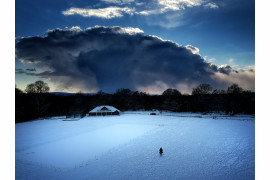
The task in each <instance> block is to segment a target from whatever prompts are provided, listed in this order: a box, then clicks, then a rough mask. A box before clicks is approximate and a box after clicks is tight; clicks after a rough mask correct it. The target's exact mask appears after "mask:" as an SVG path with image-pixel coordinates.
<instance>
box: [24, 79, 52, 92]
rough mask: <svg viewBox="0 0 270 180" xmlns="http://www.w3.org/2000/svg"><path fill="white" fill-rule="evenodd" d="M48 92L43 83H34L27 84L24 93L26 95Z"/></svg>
mask: <svg viewBox="0 0 270 180" xmlns="http://www.w3.org/2000/svg"><path fill="white" fill-rule="evenodd" d="M49 91H50V87H49V86H48V84H47V83H45V82H43V81H40V80H39V81H36V82H35V83H31V84H28V85H27V87H26V89H25V92H27V93H47V92H49Z"/></svg>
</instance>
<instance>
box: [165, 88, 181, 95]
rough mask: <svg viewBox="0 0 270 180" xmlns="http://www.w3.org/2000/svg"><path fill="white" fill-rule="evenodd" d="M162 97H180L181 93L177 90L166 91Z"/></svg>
mask: <svg viewBox="0 0 270 180" xmlns="http://www.w3.org/2000/svg"><path fill="white" fill-rule="evenodd" d="M162 95H163V96H181V93H180V92H179V91H178V90H177V89H171V88H169V89H166V90H165V91H164V92H163V93H162Z"/></svg>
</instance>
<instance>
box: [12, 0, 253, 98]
mask: <svg viewBox="0 0 270 180" xmlns="http://www.w3.org/2000/svg"><path fill="white" fill-rule="evenodd" d="M15 5H16V7H15V11H16V14H15V27H16V29H15V36H16V38H17V39H16V60H15V62H16V63H15V66H16V85H17V87H19V88H21V89H24V88H25V87H26V85H27V84H29V83H32V82H34V81H35V80H38V79H41V80H44V81H45V82H47V83H48V84H49V85H50V87H51V91H65V92H77V91H79V90H82V91H83V92H96V91H98V90H103V91H105V92H114V91H115V90H116V89H118V88H130V89H132V90H140V91H146V92H148V93H151V94H160V93H161V92H163V91H164V90H165V89H167V88H169V87H171V88H177V89H178V90H180V91H181V92H183V93H185V92H187V93H190V91H191V89H192V88H193V87H195V86H196V85H198V84H200V83H210V84H212V85H213V86H214V88H218V89H226V88H227V87H228V85H230V84H232V83H238V84H239V85H240V86H241V87H243V88H245V89H249V90H252V91H254V90H255V1H254V0H248V1H246V0H245V1H244V0H236V1H235V0H227V1H222V0H190V1H186V0H150V1H140V0H139V1H137V0H92V1H83V0H77V1H74V0H66V1H62V0H61V1H60V0H54V1H52V0H48V1H41V0H20V1H18V0H16V4H15ZM48 30H49V31H48ZM166 40H168V41H166Z"/></svg>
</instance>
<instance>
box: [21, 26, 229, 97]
mask: <svg viewBox="0 0 270 180" xmlns="http://www.w3.org/2000/svg"><path fill="white" fill-rule="evenodd" d="M196 50H197V49H196ZM16 58H17V59H20V60H21V62H24V63H30V64H32V66H33V68H39V69H42V68H44V67H46V69H47V70H48V69H49V71H46V72H44V73H39V74H37V75H38V76H40V77H44V78H50V79H51V80H53V81H57V82H59V83H61V85H62V86H64V88H67V89H71V88H78V89H81V90H84V91H96V90H98V89H102V90H104V91H107V92H112V91H114V90H115V89H117V88H131V89H138V88H139V87H146V86H150V85H153V84H155V83H156V82H163V83H165V84H166V85H167V86H170V87H174V86H175V85H176V84H179V83H180V84H181V83H182V84H183V83H188V84H199V83H211V84H213V85H217V84H219V82H217V81H216V80H214V79H213V78H212V76H213V75H214V74H215V73H216V72H220V73H224V74H229V73H230V72H231V71H232V69H231V67H230V66H226V67H225V66H224V67H220V68H218V67H217V66H216V65H213V64H210V63H207V62H206V61H204V59H203V58H202V57H201V56H200V55H199V54H194V52H193V51H192V50H191V49H190V47H189V48H187V47H184V46H180V45H178V44H176V43H174V42H171V41H164V40H162V39H161V38H159V37H156V36H149V35H144V34H143V32H142V31H141V30H139V29H137V28H121V27H101V26H97V27H94V28H88V29H86V30H84V31H82V30H81V29H80V28H78V27H73V28H71V29H65V30H61V29H55V30H51V31H48V32H47V33H46V34H45V36H44V37H31V38H23V39H20V40H19V42H18V43H17V44H16Z"/></svg>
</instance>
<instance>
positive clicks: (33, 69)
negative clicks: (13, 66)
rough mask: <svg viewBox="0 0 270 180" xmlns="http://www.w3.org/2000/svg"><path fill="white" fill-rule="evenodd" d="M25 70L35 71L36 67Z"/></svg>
mask: <svg viewBox="0 0 270 180" xmlns="http://www.w3.org/2000/svg"><path fill="white" fill-rule="evenodd" d="M26 70H27V71H36V69H35V68H28V69H26Z"/></svg>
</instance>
